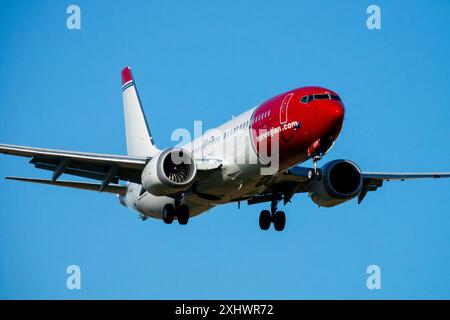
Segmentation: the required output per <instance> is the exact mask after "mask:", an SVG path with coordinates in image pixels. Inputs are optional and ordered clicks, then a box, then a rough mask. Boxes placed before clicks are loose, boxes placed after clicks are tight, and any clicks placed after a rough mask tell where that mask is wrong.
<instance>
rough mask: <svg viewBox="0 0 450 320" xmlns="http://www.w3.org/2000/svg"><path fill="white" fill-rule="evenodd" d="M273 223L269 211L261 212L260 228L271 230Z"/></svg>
mask: <svg viewBox="0 0 450 320" xmlns="http://www.w3.org/2000/svg"><path fill="white" fill-rule="evenodd" d="M271 222H272V216H271V215H270V211H269V210H263V211H261V213H260V215H259V227H260V228H261V230H269V228H270V223H271Z"/></svg>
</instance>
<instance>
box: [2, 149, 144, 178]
mask: <svg viewBox="0 0 450 320" xmlns="http://www.w3.org/2000/svg"><path fill="white" fill-rule="evenodd" d="M0 153H4V154H9V155H15V156H21V157H31V158H32V159H31V161H30V163H31V164H34V166H35V167H36V168H38V169H44V170H50V171H53V172H54V175H53V177H54V178H58V177H59V176H60V175H61V174H62V173H66V174H71V175H75V176H79V177H83V178H89V179H95V180H104V179H105V178H106V177H107V175H108V172H109V170H110V169H111V168H112V167H114V168H116V167H117V171H116V172H115V176H114V177H113V178H112V180H111V182H114V183H117V182H118V180H119V179H120V180H124V181H132V182H136V183H140V179H141V173H142V170H143V169H144V167H145V165H146V163H147V161H148V158H144V157H134V156H122V155H110V154H99V153H86V152H77V151H65V150H52V149H42V148H34V147H25V146H15V145H0ZM53 180H56V179H53Z"/></svg>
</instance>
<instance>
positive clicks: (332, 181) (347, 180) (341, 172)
mask: <svg viewBox="0 0 450 320" xmlns="http://www.w3.org/2000/svg"><path fill="white" fill-rule="evenodd" d="M321 172H322V176H321V179H320V180H318V181H317V180H315V181H313V182H312V183H311V187H310V191H309V196H310V197H311V199H312V200H313V201H314V202H315V203H316V204H317V205H319V206H322V207H333V206H335V205H338V204H340V203H343V202H345V201H348V200H351V199H353V198H354V197H356V196H357V195H358V194H359V193H360V192H361V189H362V185H363V179H362V174H361V170H360V169H359V167H358V166H357V165H356V164H355V163H354V162H353V161H350V160H334V161H331V162H328V163H326V164H325V165H324V166H323V167H322V168H321Z"/></svg>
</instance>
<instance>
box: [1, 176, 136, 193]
mask: <svg viewBox="0 0 450 320" xmlns="http://www.w3.org/2000/svg"><path fill="white" fill-rule="evenodd" d="M6 179H8V180H16V181H24V182H34V183H40V184H47V185H52V186H58V187H67V188H76V189H83V190H91V191H98V190H99V189H100V187H101V184H99V183H91V182H81V181H52V180H47V179H34V178H21V177H6ZM103 192H108V193H113V194H118V195H125V193H127V186H123V185H118V184H112V183H110V184H109V185H108V186H106V187H105V188H104V190H103Z"/></svg>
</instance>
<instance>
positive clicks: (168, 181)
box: [141, 148, 197, 196]
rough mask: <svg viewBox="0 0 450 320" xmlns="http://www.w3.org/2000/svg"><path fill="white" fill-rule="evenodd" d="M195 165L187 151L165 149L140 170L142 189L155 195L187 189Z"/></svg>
mask: <svg viewBox="0 0 450 320" xmlns="http://www.w3.org/2000/svg"><path fill="white" fill-rule="evenodd" d="M196 175H197V166H196V164H195V160H194V158H193V156H192V154H191V153H190V152H189V151H186V150H184V149H179V148H171V149H166V150H164V151H162V152H160V153H159V154H158V155H157V156H156V157H154V158H152V159H151V160H150V162H149V163H148V164H147V165H146V166H145V168H144V171H142V176H141V181H142V186H143V187H144V189H145V190H146V191H148V192H150V193H151V194H153V195H155V196H169V195H173V194H175V193H177V192H182V191H185V190H187V189H188V188H189V187H190V186H191V185H192V184H193V183H194V180H195V177H196Z"/></svg>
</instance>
